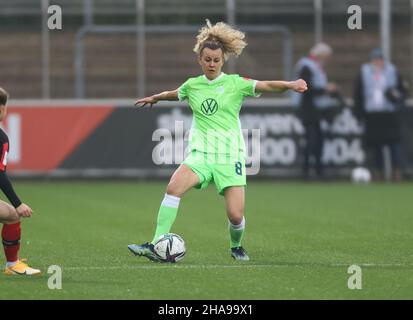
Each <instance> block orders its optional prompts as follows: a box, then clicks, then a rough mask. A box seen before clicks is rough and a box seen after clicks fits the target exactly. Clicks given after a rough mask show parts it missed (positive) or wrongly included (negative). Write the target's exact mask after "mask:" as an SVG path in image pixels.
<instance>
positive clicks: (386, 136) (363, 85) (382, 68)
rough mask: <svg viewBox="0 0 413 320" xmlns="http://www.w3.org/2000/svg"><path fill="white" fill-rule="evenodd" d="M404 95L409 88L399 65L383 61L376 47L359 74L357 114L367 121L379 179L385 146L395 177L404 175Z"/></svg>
mask: <svg viewBox="0 0 413 320" xmlns="http://www.w3.org/2000/svg"><path fill="white" fill-rule="evenodd" d="M405 98H406V89H405V87H404V86H403V82H402V80H401V77H400V74H399V72H398V71H397V69H396V67H395V66H394V65H393V64H391V63H390V62H385V61H384V59H383V53H382V51H381V50H380V49H379V48H375V49H373V50H372V51H371V53H370V62H368V63H365V64H363V65H362V66H361V70H360V74H359V75H358V77H357V80H356V84H355V91H354V106H355V113H356V115H357V117H358V118H359V119H360V120H361V121H363V122H364V126H365V135H364V141H363V142H364V147H365V150H366V152H367V164H368V166H369V167H371V168H372V169H373V170H372V172H373V178H375V179H376V180H380V179H382V172H383V147H384V146H388V148H389V151H390V156H391V162H392V169H393V172H392V178H393V180H395V181H400V180H401V178H402V174H401V166H400V164H401V153H400V138H401V137H400V120H399V116H398V113H399V110H400V109H401V106H402V105H403V103H404V100H405Z"/></svg>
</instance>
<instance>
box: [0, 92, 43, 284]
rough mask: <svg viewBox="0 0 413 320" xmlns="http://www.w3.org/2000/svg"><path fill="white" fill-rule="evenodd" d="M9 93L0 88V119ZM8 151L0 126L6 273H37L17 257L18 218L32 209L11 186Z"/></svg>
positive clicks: (1, 216)
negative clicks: (6, 200) (8, 174)
mask: <svg viewBox="0 0 413 320" xmlns="http://www.w3.org/2000/svg"><path fill="white" fill-rule="evenodd" d="M8 97H9V95H8V93H7V92H6V91H5V90H4V89H3V88H0V121H2V120H3V119H4V118H5V117H6V114H7V99H8ZM8 152H9V139H8V137H7V135H6V133H5V132H4V131H3V130H2V129H1V128H0V189H1V190H2V191H3V193H4V194H5V195H6V197H7V199H9V201H10V203H11V204H12V205H13V206H11V205H9V204H8V203H6V202H4V201H2V200H0V223H2V224H3V229H2V232H1V238H2V240H3V248H4V254H5V255H6V260H7V264H6V268H5V270H4V274H6V275H27V276H32V275H37V274H40V270H38V269H34V268H31V267H29V266H28V265H27V263H25V260H24V259H19V249H20V234H21V229H20V219H21V218H22V217H23V218H28V217H31V215H32V213H33V211H32V209H31V208H30V207H29V206H28V205H27V204H24V203H22V202H21V201H20V199H19V197H18V196H17V194H16V193H15V192H14V189H13V186H12V185H11V183H10V180H9V178H8V177H7V173H6V167H7V153H8Z"/></svg>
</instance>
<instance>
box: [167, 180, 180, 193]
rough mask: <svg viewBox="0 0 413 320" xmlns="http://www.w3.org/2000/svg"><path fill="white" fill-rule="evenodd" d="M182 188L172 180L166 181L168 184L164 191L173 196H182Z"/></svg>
mask: <svg viewBox="0 0 413 320" xmlns="http://www.w3.org/2000/svg"><path fill="white" fill-rule="evenodd" d="M181 189H182V188H180V186H179V185H178V184H177V183H176V182H174V181H170V182H169V183H168V186H167V187H166V193H167V194H169V195H171V196H175V197H181V196H182V190H181Z"/></svg>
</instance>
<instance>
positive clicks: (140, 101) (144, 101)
mask: <svg viewBox="0 0 413 320" xmlns="http://www.w3.org/2000/svg"><path fill="white" fill-rule="evenodd" d="M157 102H158V100H156V99H155V97H154V96H150V97H146V98H142V99H138V100H136V101H135V106H138V107H141V108H143V107H144V106H146V105H147V104H149V106H150V107H152V105H154V104H155V103H157ZM140 105H141V106H140Z"/></svg>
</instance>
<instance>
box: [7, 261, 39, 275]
mask: <svg viewBox="0 0 413 320" xmlns="http://www.w3.org/2000/svg"><path fill="white" fill-rule="evenodd" d="M26 260H27V259H21V260H19V261H18V262H17V263H16V264H15V265H14V266H13V267H7V266H6V268H5V269H4V274H5V275H8V276H13V275H19V276H35V275H39V274H41V271H40V270H39V269H34V268H31V267H29V265H28V264H27V263H25V262H26Z"/></svg>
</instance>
